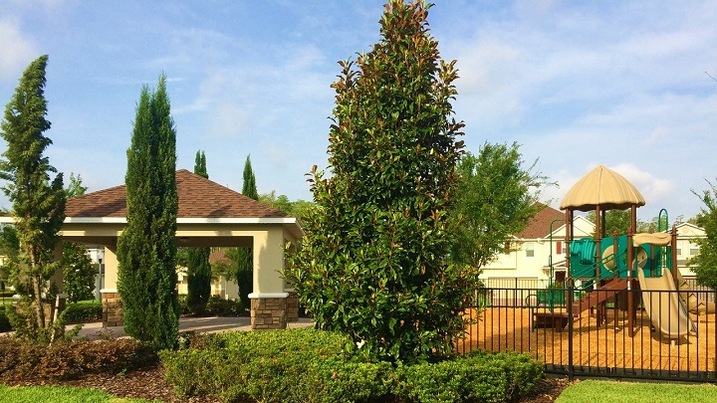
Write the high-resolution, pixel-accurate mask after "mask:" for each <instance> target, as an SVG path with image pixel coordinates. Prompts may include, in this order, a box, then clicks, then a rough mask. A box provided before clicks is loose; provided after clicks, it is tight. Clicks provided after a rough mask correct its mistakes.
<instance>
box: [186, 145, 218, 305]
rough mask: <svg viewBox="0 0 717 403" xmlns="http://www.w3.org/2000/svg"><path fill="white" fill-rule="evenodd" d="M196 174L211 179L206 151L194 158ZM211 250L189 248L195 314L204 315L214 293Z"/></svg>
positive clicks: (191, 301)
mask: <svg viewBox="0 0 717 403" xmlns="http://www.w3.org/2000/svg"><path fill="white" fill-rule="evenodd" d="M194 173H195V174H197V175H199V176H201V177H204V178H209V174H208V173H207V157H206V156H205V155H204V151H197V155H196V156H195V158H194ZM210 253H211V250H210V248H188V250H187V262H186V263H187V288H188V294H187V306H188V307H189V310H190V311H191V312H192V313H194V314H203V313H204V312H205V311H206V308H207V302H209V297H210V296H211V293H212V266H211V265H210V264H209V254H210Z"/></svg>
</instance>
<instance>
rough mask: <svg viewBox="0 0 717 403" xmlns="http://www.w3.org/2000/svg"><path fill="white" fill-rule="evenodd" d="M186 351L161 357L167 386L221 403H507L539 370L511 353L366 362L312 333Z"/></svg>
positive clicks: (245, 337) (272, 334)
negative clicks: (404, 362)
mask: <svg viewBox="0 0 717 403" xmlns="http://www.w3.org/2000/svg"><path fill="white" fill-rule="evenodd" d="M188 345H189V346H188V347H187V348H186V349H183V350H179V351H169V350H166V351H163V352H161V353H160V359H161V361H162V364H163V366H164V369H165V373H166V377H167V380H168V381H169V382H170V383H171V384H173V385H174V386H175V388H176V390H177V391H178V392H179V393H181V394H183V395H185V396H202V395H209V394H211V395H215V396H217V397H219V398H220V399H221V400H223V401H261V402H341V401H353V402H370V401H385V400H388V401H391V400H392V399H399V400H400V401H406V402H470V401H487V402H493V401H495V402H498V401H509V400H511V399H516V398H519V397H521V396H524V395H525V394H526V393H528V392H529V391H530V390H531V389H532V387H533V386H534V385H535V382H537V380H539V379H540V377H541V376H542V371H543V370H542V365H541V364H540V363H538V362H536V361H534V360H531V359H530V358H529V357H527V356H525V355H520V354H514V353H500V354H494V353H472V354H469V355H467V356H464V357H455V358H452V359H449V360H446V361H442V362H438V363H430V364H428V363H426V364H415V365H401V364H398V365H394V364H392V363H389V362H370V361H365V360H363V359H362V358H361V356H360V355H358V354H351V353H347V351H349V350H351V346H350V341H349V339H348V338H347V337H345V336H342V335H339V334H336V333H331V332H326V331H320V330H313V329H298V330H283V331H266V332H236V333H223V334H215V335H207V336H194V337H192V338H190V339H189V341H188Z"/></svg>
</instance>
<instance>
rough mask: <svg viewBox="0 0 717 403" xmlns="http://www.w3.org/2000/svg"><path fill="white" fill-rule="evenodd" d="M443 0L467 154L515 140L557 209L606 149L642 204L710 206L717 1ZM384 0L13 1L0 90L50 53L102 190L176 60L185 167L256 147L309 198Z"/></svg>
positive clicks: (440, 17)
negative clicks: (337, 108)
mask: <svg viewBox="0 0 717 403" xmlns="http://www.w3.org/2000/svg"><path fill="white" fill-rule="evenodd" d="M435 3H436V4H435V5H434V6H433V7H432V8H431V9H430V11H429V15H428V22H429V24H430V29H431V31H430V32H431V34H432V36H433V37H434V38H435V39H436V40H438V42H439V50H440V52H441V57H442V58H443V59H445V60H453V59H455V60H457V63H456V64H457V67H458V70H459V75H460V78H459V79H458V80H457V81H456V82H455V84H456V87H457V90H458V95H457V98H456V100H455V102H454V103H453V107H454V110H455V112H456V115H455V116H456V118H457V119H458V120H463V121H464V122H465V125H466V126H465V136H464V138H463V140H464V141H465V143H466V149H467V150H468V151H470V152H472V153H477V152H478V151H479V149H480V147H481V146H482V145H483V144H485V143H486V142H489V143H508V144H511V143H513V142H517V143H518V144H520V151H521V153H522V156H523V160H524V161H525V167H526V168H527V167H528V166H530V165H531V164H532V163H533V162H535V161H537V163H536V165H535V171H534V172H540V173H542V174H544V175H546V176H547V177H548V178H549V179H550V180H551V181H554V182H556V183H557V185H558V186H555V187H550V188H547V189H544V190H543V191H542V194H541V199H542V200H543V201H545V202H550V204H551V205H552V206H553V207H556V208H557V207H558V206H559V204H560V200H561V199H562V197H563V196H564V195H565V193H566V192H567V191H568V190H569V189H570V188H571V186H572V185H573V184H574V183H575V182H576V181H577V180H578V179H579V178H581V177H582V176H583V175H584V174H586V173H587V172H589V171H590V170H592V169H593V168H595V167H596V166H598V165H605V166H607V167H609V168H611V169H613V170H615V171H617V172H618V173H620V174H622V175H623V176H625V177H626V178H627V179H629V180H630V181H631V182H632V183H633V184H634V185H635V186H636V187H637V189H638V190H639V191H640V192H641V193H642V195H643V196H644V198H645V199H646V201H647V204H646V206H645V207H642V208H640V209H639V210H638V218H639V219H641V220H649V219H651V218H652V217H654V216H656V215H657V214H658V212H659V210H660V209H663V208H665V209H667V211H668V212H669V218H670V221H671V222H674V221H675V220H677V219H678V218H679V217H682V218H683V219H688V218H690V217H692V216H694V215H695V214H697V213H698V212H699V211H700V209H701V208H702V207H703V205H702V204H701V201H700V200H699V198H698V197H697V196H696V195H695V194H694V193H693V191H694V192H697V193H700V192H702V191H704V190H706V189H708V188H709V185H708V183H707V182H706V181H707V180H709V181H712V182H713V183H714V182H717V179H716V178H717V81H716V80H715V79H713V78H711V77H717V42H715V38H717V2H715V1H690V2H683V1H659V2H650V1H627V2H617V1H612V2H582V1H580V2H568V1H565V2H562V1H557V0H556V1H540V0H526V1H512V2H510V1H505V2H495V1H480V0H478V1H476V0H450V1H448V0H436V1H435ZM383 4H384V1H383V0H362V1H353V0H345V1H344V0H334V1H330V0H323V1H319V0H315V1H314V0H302V1H294V0H266V1H248V0H247V1H233V0H226V1H219V0H213V1H212V0H210V1H159V0H157V1H149V2H148V1H139V0H125V1H121V2H105V1H102V2H99V1H80V0H0V105H3V106H4V105H6V104H7V103H8V102H9V100H10V98H11V97H12V95H13V92H14V90H15V88H16V87H17V85H18V79H19V78H20V76H21V75H22V72H23V70H24V69H25V67H27V65H28V64H29V63H30V62H31V61H32V60H34V59H36V58H37V57H39V56H40V55H42V54H48V55H49V62H48V67H47V75H46V77H47V84H46V88H45V96H46V99H47V101H48V116H47V118H48V119H49V120H50V121H51V122H52V127H51V129H50V130H48V131H47V132H46V133H45V135H46V136H48V137H50V138H51V139H52V141H53V144H52V145H51V146H49V147H48V148H47V150H46V155H47V156H48V157H49V159H50V163H51V164H52V165H54V166H55V167H56V168H57V169H58V171H61V172H64V173H65V175H66V177H67V176H69V174H70V173H74V174H75V175H78V174H79V175H80V176H81V178H82V181H83V184H84V185H85V186H88V187H89V189H88V191H96V190H101V189H104V188H107V187H111V186H116V185H120V184H123V183H124V175H125V172H126V164H127V163H126V150H127V148H128V147H129V144H130V139H131V134H132V125H133V121H134V116H135V112H136V105H137V100H138V99H139V94H140V91H141V89H142V86H143V85H149V86H150V88H154V87H155V86H156V83H157V79H158V77H159V76H160V74H161V73H162V72H164V73H166V75H167V80H168V82H167V90H168V93H169V97H170V100H171V104H172V116H173V118H174V121H175V125H176V130H177V168H178V169H181V168H185V169H189V170H192V169H193V167H194V156H195V154H196V152H197V151H198V150H203V151H204V152H205V154H206V158H207V169H208V172H209V176H210V179H212V180H214V181H216V182H218V183H220V184H222V185H226V186H228V187H230V188H232V189H234V190H237V191H241V187H242V170H243V167H244V162H245V159H246V157H247V156H248V155H251V162H252V165H253V168H254V171H255V174H256V180H257V186H258V191H259V193H268V192H271V191H275V192H276V194H277V195H279V194H285V195H287V196H288V197H289V199H291V200H297V199H305V200H311V199H312V196H311V192H310V188H309V184H308V183H307V182H306V178H307V177H306V176H305V174H306V173H307V172H309V171H310V170H311V167H312V166H313V165H318V166H319V168H325V167H326V165H327V154H326V149H327V146H328V133H329V125H330V120H329V118H330V116H331V115H332V109H333V107H334V95H335V94H334V92H333V91H332V90H331V88H330V85H331V83H332V82H333V81H334V80H335V79H336V76H337V75H338V74H339V73H340V68H339V66H338V64H337V62H338V61H341V60H346V59H348V58H353V59H355V58H356V55H357V54H358V53H361V52H367V51H369V50H370V49H371V46H372V45H373V44H375V43H377V42H378V41H379V40H380V35H379V24H378V21H379V19H380V17H381V14H382V12H383ZM710 76H711V77H710ZM2 147H3V148H4V145H3V146H2ZM66 181H67V179H66ZM0 207H10V206H9V203H8V202H7V200H6V199H2V200H0Z"/></svg>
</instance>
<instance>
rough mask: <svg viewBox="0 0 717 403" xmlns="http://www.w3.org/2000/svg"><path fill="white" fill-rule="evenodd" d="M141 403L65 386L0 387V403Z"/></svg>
mask: <svg viewBox="0 0 717 403" xmlns="http://www.w3.org/2000/svg"><path fill="white" fill-rule="evenodd" d="M11 402H12V403H39V402H65V403H85V402H87V403H89V402H92V403H94V402H98V403H99V402H110V403H141V402H148V401H147V400H142V399H125V398H119V397H115V396H112V395H110V394H107V393H105V392H103V391H101V390H95V389H88V388H73V387H66V386H21V387H11V386H4V385H0V403H11Z"/></svg>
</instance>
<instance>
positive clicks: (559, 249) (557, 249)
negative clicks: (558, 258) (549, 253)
mask: <svg viewBox="0 0 717 403" xmlns="http://www.w3.org/2000/svg"><path fill="white" fill-rule="evenodd" d="M562 253H563V243H562V242H561V241H558V242H556V243H555V254H556V255H560V254H562Z"/></svg>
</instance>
